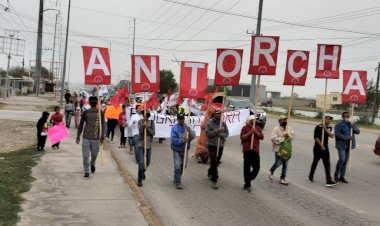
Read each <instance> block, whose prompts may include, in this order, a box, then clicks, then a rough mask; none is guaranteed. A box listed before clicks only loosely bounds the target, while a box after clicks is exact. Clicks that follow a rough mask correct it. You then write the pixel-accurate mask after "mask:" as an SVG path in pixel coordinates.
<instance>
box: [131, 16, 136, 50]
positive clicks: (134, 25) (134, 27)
mask: <svg viewBox="0 0 380 226" xmlns="http://www.w3.org/2000/svg"><path fill="white" fill-rule="evenodd" d="M135 38H136V18H133V46H132V55H135Z"/></svg>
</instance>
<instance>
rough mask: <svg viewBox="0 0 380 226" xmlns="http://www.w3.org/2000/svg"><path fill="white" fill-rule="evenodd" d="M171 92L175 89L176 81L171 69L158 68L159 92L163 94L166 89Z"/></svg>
mask: <svg viewBox="0 0 380 226" xmlns="http://www.w3.org/2000/svg"><path fill="white" fill-rule="evenodd" d="M169 90H170V91H171V92H172V93H173V92H175V91H176V90H177V83H176V81H175V79H174V74H173V72H172V71H171V70H160V93H161V94H164V93H167V92H168V91H169Z"/></svg>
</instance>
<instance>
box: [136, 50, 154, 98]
mask: <svg viewBox="0 0 380 226" xmlns="http://www.w3.org/2000/svg"><path fill="white" fill-rule="evenodd" d="M159 65H160V62H159V56H148V55H132V92H159V91H160V68H159Z"/></svg>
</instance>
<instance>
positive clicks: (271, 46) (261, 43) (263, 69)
mask: <svg viewBox="0 0 380 226" xmlns="http://www.w3.org/2000/svg"><path fill="white" fill-rule="evenodd" d="M279 41H280V37H276V36H252V44H251V58H250V60H249V70H248V73H249V74H251V75H275V74H276V66H277V55H278V45H279Z"/></svg>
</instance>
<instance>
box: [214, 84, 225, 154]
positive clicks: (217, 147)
mask: <svg viewBox="0 0 380 226" xmlns="http://www.w3.org/2000/svg"><path fill="white" fill-rule="evenodd" d="M223 93H224V95H223V100H222V113H221V116H220V123H219V129H221V128H222V126H223V113H224V102H225V100H226V87H225V86H224V89H223ZM218 135H219V134H218ZM219 147H220V137H218V145H217V146H216V158H217V159H218V156H219Z"/></svg>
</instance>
